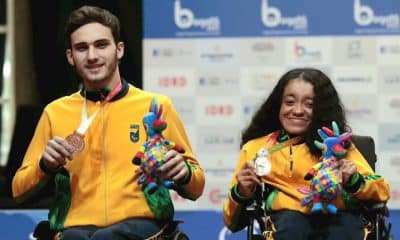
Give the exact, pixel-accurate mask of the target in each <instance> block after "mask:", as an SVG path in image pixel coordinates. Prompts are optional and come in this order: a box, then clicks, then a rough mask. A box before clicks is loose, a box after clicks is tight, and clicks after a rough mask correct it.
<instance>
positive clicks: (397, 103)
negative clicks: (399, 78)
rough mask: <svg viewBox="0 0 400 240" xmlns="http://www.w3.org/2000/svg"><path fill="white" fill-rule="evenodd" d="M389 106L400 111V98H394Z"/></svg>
mask: <svg viewBox="0 0 400 240" xmlns="http://www.w3.org/2000/svg"><path fill="white" fill-rule="evenodd" d="M389 106H390V107H391V108H394V109H397V110H399V109H400V98H393V99H392V100H390V102H389Z"/></svg>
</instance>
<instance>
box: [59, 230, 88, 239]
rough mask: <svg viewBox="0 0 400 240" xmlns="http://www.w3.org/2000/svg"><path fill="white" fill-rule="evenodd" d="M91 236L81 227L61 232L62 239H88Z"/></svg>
mask: <svg viewBox="0 0 400 240" xmlns="http://www.w3.org/2000/svg"><path fill="white" fill-rule="evenodd" d="M88 239H89V236H88V234H87V232H86V231H82V230H80V229H74V228H71V229H66V230H64V231H63V232H62V233H61V240H88Z"/></svg>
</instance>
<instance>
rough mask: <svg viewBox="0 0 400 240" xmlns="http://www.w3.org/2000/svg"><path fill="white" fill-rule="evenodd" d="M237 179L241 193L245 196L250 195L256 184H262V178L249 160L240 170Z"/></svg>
mask: <svg viewBox="0 0 400 240" xmlns="http://www.w3.org/2000/svg"><path fill="white" fill-rule="evenodd" d="M236 179H237V181H238V191H239V194H240V195H241V196H243V197H250V196H251V195H252V194H253V192H254V190H255V188H256V186H257V185H261V180H260V179H259V177H258V176H257V175H256V171H255V169H254V166H253V165H252V164H251V163H248V162H247V163H245V164H244V165H243V167H242V169H240V170H239V172H238V173H237V175H236Z"/></svg>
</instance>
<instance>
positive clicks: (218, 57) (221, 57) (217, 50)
mask: <svg viewBox="0 0 400 240" xmlns="http://www.w3.org/2000/svg"><path fill="white" fill-rule="evenodd" d="M200 58H201V59H207V60H208V61H210V62H213V63H219V62H225V61H230V60H231V59H233V58H234V54H233V52H229V51H224V50H223V49H222V47H221V45H219V44H216V45H214V46H213V49H212V51H209V52H203V53H201V54H200Z"/></svg>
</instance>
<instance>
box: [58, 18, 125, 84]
mask: <svg viewBox="0 0 400 240" xmlns="http://www.w3.org/2000/svg"><path fill="white" fill-rule="evenodd" d="M70 41H71V48H70V49H67V51H66V54H67V59H68V62H69V63H70V64H71V65H72V66H75V68H76V71H77V73H78V74H79V76H80V77H81V78H82V79H83V81H84V83H85V85H86V87H88V88H104V87H107V86H113V85H115V84H116V83H117V82H118V81H119V80H120V76H119V70H118V61H119V59H121V58H122V56H123V54H124V45H123V43H122V42H120V43H118V44H115V41H114V38H113V35H112V33H111V30H110V28H108V27H106V26H103V25H101V24H100V23H89V24H85V25H83V26H82V27H80V28H78V29H77V30H75V31H74V32H73V33H72V34H71V36H70Z"/></svg>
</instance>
